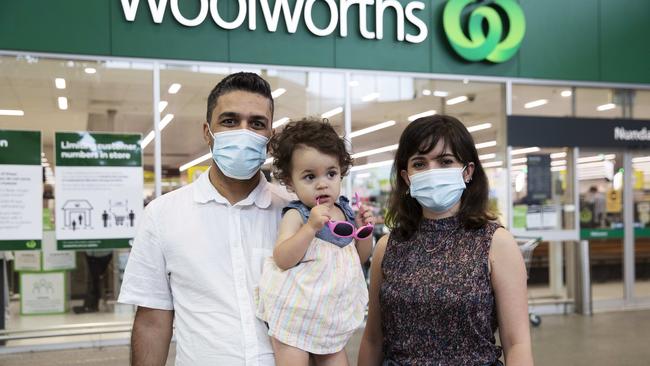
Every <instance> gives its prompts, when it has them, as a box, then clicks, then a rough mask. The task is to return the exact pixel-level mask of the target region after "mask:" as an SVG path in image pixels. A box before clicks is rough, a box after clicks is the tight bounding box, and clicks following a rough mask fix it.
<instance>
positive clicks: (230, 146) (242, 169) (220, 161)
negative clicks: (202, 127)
mask: <svg viewBox="0 0 650 366" xmlns="http://www.w3.org/2000/svg"><path fill="white" fill-rule="evenodd" d="M208 131H210V135H212V139H213V141H212V159H214V162H215V163H217V166H218V167H219V170H221V172H222V173H223V174H224V175H225V176H227V177H230V178H233V179H239V180H246V179H250V178H252V177H253V176H254V175H255V173H257V171H258V170H259V169H260V167H261V166H262V164H264V161H265V160H266V145H267V143H268V142H269V139H268V138H266V137H264V136H262V135H260V134H257V133H255V132H252V131H249V130H247V129H238V130H233V131H225V132H219V133H212V130H210V126H209V125H208Z"/></svg>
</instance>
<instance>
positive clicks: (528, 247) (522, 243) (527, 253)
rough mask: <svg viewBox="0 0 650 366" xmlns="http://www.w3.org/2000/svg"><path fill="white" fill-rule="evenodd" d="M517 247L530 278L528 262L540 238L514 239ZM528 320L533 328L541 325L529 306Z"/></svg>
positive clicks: (537, 316)
mask: <svg viewBox="0 0 650 366" xmlns="http://www.w3.org/2000/svg"><path fill="white" fill-rule="evenodd" d="M515 240H516V241H517V245H518V246H519V250H520V251H521V255H522V256H523V257H524V264H525V265H526V275H527V276H530V262H531V260H532V258H533V251H534V250H535V248H537V245H539V243H540V242H541V241H542V238H539V237H534V238H533V237H516V238H515ZM528 318H529V319H530V324H532V325H533V326H534V327H537V326H539V325H540V324H541V323H542V318H540V317H539V315H537V314H535V313H533V312H532V311H530V306H529V307H528Z"/></svg>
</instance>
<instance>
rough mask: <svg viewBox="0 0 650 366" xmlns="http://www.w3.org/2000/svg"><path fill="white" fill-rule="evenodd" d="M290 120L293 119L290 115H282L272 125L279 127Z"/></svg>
mask: <svg viewBox="0 0 650 366" xmlns="http://www.w3.org/2000/svg"><path fill="white" fill-rule="evenodd" d="M289 121H291V119H290V118H289V117H282V118H280V119H279V120H277V121H275V122H273V124H272V125H271V126H272V127H273V128H277V127H280V126H282V125H283V124H285V123H287V122H289Z"/></svg>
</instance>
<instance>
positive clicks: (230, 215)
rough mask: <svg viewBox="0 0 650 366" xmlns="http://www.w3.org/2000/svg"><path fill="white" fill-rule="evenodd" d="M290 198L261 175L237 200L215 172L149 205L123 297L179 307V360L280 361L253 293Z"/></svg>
mask: <svg viewBox="0 0 650 366" xmlns="http://www.w3.org/2000/svg"><path fill="white" fill-rule="evenodd" d="M289 199H290V197H289V195H288V194H287V193H286V191H284V190H283V189H282V188H279V187H276V186H273V185H272V184H270V183H268V182H267V181H266V179H264V177H263V176H262V177H260V183H259V185H258V186H257V187H256V188H255V189H254V190H253V191H252V192H251V193H250V195H249V196H248V197H247V198H246V199H244V200H242V201H240V202H238V203H236V204H235V205H231V204H230V203H228V201H227V200H226V199H225V198H224V197H223V196H221V195H220V194H219V192H218V191H217V190H216V189H215V188H214V186H213V185H212V184H211V183H210V180H209V178H208V174H207V172H206V173H204V174H202V175H201V176H200V177H199V179H198V180H197V181H196V182H194V183H192V184H190V185H188V186H186V187H183V188H181V189H178V190H176V191H173V192H170V193H168V194H165V195H163V196H161V197H159V198H157V199H155V200H154V201H152V202H151V203H150V204H149V205H148V206H147V207H146V209H145V210H144V218H143V220H141V221H140V226H139V228H138V232H137V235H136V237H135V240H134V243H133V248H132V250H131V254H130V256H129V260H128V263H127V266H126V272H125V274H124V281H123V283H122V289H121V291H120V296H119V299H118V301H119V302H121V303H126V304H134V305H137V306H142V307H148V308H154V309H163V310H174V323H175V335H176V365H177V366H185V365H192V366H197V365H198V366H200V365H246V366H258V365H273V364H274V362H273V351H272V349H271V345H270V342H269V339H268V336H267V328H266V326H265V324H264V323H263V322H262V321H260V320H259V319H257V318H256V317H255V303H254V299H253V292H254V291H255V290H256V286H257V284H258V282H259V276H260V273H261V270H262V263H263V259H264V258H265V257H267V256H270V255H272V253H273V246H274V244H275V239H276V236H277V230H278V227H279V224H280V219H281V210H282V208H283V207H284V206H286V204H287V202H288V201H289Z"/></svg>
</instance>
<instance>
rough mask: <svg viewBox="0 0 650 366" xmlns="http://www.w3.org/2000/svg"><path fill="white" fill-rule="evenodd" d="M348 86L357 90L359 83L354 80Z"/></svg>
mask: <svg viewBox="0 0 650 366" xmlns="http://www.w3.org/2000/svg"><path fill="white" fill-rule="evenodd" d="M348 85H350V86H351V87H353V88H356V87H357V86H359V82H358V81H356V80H352V81H350V83H349V84H348Z"/></svg>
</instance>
